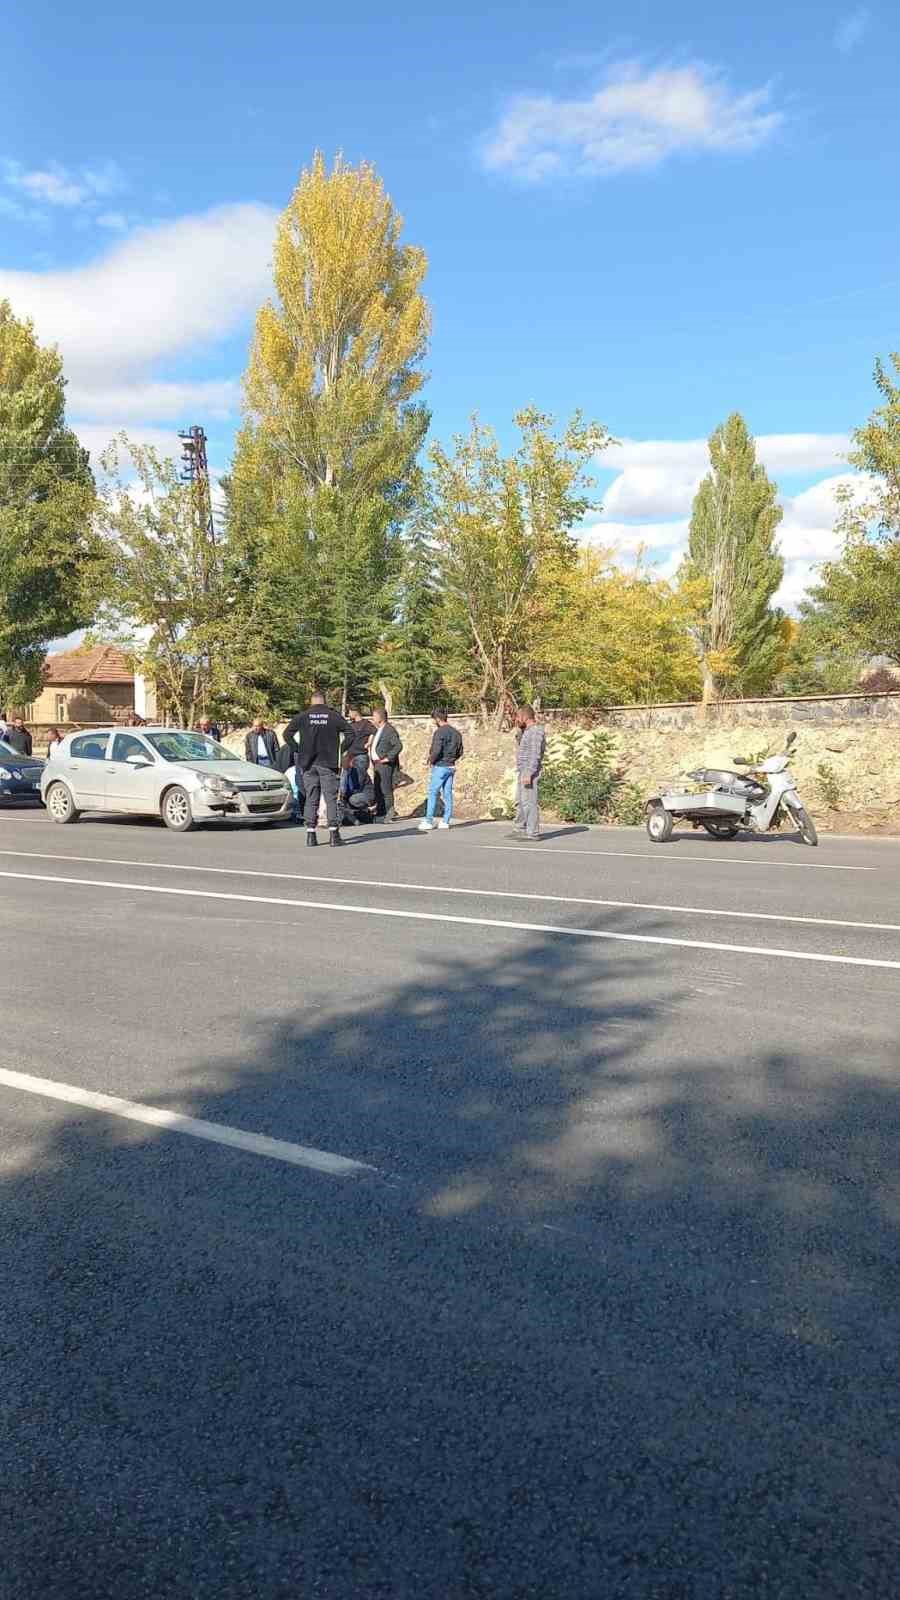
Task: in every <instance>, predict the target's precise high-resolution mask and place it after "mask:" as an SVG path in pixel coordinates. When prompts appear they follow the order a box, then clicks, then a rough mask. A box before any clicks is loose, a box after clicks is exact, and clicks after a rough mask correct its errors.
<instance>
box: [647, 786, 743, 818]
mask: <svg viewBox="0 0 900 1600" xmlns="http://www.w3.org/2000/svg"><path fill="white" fill-rule="evenodd" d="M659 798H660V800H661V802H662V804H663V805H664V806H665V808H666V810H667V811H677V812H678V813H679V815H681V816H685V817H693V816H698V817H742V816H743V815H744V812H745V810H746V808H747V801H746V799H742V798H741V797H740V795H736V794H726V792H725V790H724V789H713V790H710V789H707V790H705V792H704V793H703V794H679V793H676V792H675V791H674V790H666V792H665V793H664V794H661V795H660V797H659Z"/></svg>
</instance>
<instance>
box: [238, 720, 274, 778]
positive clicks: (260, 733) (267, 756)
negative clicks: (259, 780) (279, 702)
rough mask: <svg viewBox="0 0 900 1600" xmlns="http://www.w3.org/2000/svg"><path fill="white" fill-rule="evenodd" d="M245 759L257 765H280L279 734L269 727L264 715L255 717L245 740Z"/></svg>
mask: <svg viewBox="0 0 900 1600" xmlns="http://www.w3.org/2000/svg"><path fill="white" fill-rule="evenodd" d="M244 760H245V761H252V762H253V763H254V765H255V766H257V767H272V768H273V769H274V768H276V767H277V766H278V735H277V733H276V732H275V729H274V728H267V727H266V724H265V722H264V721H263V719H262V717H254V719H253V726H252V728H251V729H250V732H249V733H248V735H247V737H246V739H245V740H244Z"/></svg>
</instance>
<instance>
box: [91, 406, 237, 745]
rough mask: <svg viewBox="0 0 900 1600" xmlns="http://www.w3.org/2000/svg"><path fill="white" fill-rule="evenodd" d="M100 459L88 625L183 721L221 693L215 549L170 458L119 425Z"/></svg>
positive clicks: (220, 586)
mask: <svg viewBox="0 0 900 1600" xmlns="http://www.w3.org/2000/svg"><path fill="white" fill-rule="evenodd" d="M102 465H103V467H104V469H105V471H106V472H107V474H108V478H107V481H106V482H105V484H104V486H103V488H102V490H101V496H100V521H101V526H102V528H103V531H104V533H105V534H106V555H105V561H104V564H103V568H102V575H101V581H100V591H101V598H100V601H99V606H98V614H97V623H96V626H97V631H98V633H99V635H100V636H101V637H103V638H106V639H113V640H115V641H116V642H117V643H118V644H120V645H121V646H122V648H123V649H125V650H126V651H127V653H128V654H129V656H130V657H131V659H132V660H133V661H134V663H135V665H136V666H137V667H138V668H139V669H140V670H141V671H142V672H143V673H144V674H145V675H146V676H147V677H149V678H151V679H152V680H153V681H154V683H155V684H156V688H157V692H158V694H159V696H160V698H161V700H162V702H163V705H164V707H165V709H166V711H167V712H168V713H170V714H172V715H175V716H176V717H177V718H178V719H179V720H180V721H182V722H184V723H186V724H188V725H190V724H191V723H192V722H194V720H195V719H196V717H197V716H199V715H200V713H201V712H205V711H209V710H210V709H215V708H217V707H218V706H219V705H220V704H221V703H223V701H226V700H227V670H228V669H227V664H226V659H225V653H224V649H223V635H224V632H225V629H226V618H227V616H228V611H229V603H228V602H229V595H228V592H227V589H226V583H225V577H224V571H223V562H222V553H221V551H220V550H219V549H218V548H217V547H214V546H213V545H212V544H211V542H210V540H209V536H208V533H207V531H206V528H205V526H204V523H203V520H202V518H201V517H199V516H198V514H197V504H196V497H195V492H194V490H193V488H192V487H191V485H189V484H187V483H184V482H182V480H181V477H180V475H179V471H178V467H177V466H176V464H175V462H174V461H171V460H167V459H162V458H161V457H160V456H159V455H158V454H157V453H156V451H154V450H152V449H148V448H143V447H142V446H139V445H136V444H132V443H130V442H129V441H128V439H127V438H126V437H125V435H124V434H122V435H120V437H119V439H118V440H116V441H114V442H113V444H112V445H111V446H110V448H109V449H108V450H107V452H106V453H105V455H104V456H103V459H102ZM123 467H124V469H125V473H127V477H126V476H125V475H123Z"/></svg>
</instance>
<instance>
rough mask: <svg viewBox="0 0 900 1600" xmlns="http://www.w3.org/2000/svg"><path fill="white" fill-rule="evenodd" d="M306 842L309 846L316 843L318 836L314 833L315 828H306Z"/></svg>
mask: <svg viewBox="0 0 900 1600" xmlns="http://www.w3.org/2000/svg"><path fill="white" fill-rule="evenodd" d="M306 842H307V844H308V845H310V846H312V845H316V844H318V842H319V836H318V834H317V833H316V830H315V828H307V830H306Z"/></svg>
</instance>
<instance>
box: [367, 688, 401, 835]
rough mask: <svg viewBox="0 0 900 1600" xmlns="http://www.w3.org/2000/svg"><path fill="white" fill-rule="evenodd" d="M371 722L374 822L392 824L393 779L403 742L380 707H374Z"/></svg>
mask: <svg viewBox="0 0 900 1600" xmlns="http://www.w3.org/2000/svg"><path fill="white" fill-rule="evenodd" d="M372 721H373V722H374V724H375V737H374V739H373V740H372V743H371V745H370V746H369V757H370V759H371V762H372V767H373V769H374V772H375V795H376V798H377V802H378V816H377V817H376V818H375V820H376V822H393V821H394V819H395V818H396V815H397V813H396V811H395V810H394V777H395V774H396V772H397V768H398V767H399V765H400V752H401V751H402V749H403V741H402V739H401V738H400V735H399V733H398V732H397V729H396V728H394V727H392V725H391V723H389V722H388V719H387V712H386V711H383V710H382V708H381V706H376V708H375V710H374V711H373V712H372Z"/></svg>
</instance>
